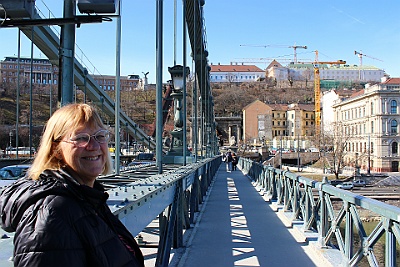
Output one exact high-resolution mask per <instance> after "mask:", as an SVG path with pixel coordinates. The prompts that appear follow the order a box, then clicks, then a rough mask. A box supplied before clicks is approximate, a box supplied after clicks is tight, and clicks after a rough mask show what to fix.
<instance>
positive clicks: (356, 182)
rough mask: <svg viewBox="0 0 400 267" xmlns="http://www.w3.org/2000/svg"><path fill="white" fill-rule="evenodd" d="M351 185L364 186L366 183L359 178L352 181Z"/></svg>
mask: <svg viewBox="0 0 400 267" xmlns="http://www.w3.org/2000/svg"><path fill="white" fill-rule="evenodd" d="M353 185H354V186H355V187H366V186H367V183H366V182H365V181H364V180H361V179H359V180H355V181H353Z"/></svg>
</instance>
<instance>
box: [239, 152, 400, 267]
mask: <svg viewBox="0 0 400 267" xmlns="http://www.w3.org/2000/svg"><path fill="white" fill-rule="evenodd" d="M238 166H239V168H240V169H241V170H242V171H243V172H244V173H245V174H247V175H248V176H250V177H251V179H252V180H253V181H254V182H255V183H256V185H257V187H259V188H260V189H261V190H262V191H263V193H264V194H265V195H267V196H269V198H270V199H271V200H272V201H274V202H276V204H277V205H281V208H282V209H283V212H284V213H287V214H288V215H289V217H290V220H291V221H292V222H300V223H302V226H301V231H303V233H305V234H307V233H308V234H309V233H314V234H316V235H317V237H316V238H317V242H316V243H317V246H318V248H319V249H320V250H322V251H323V253H324V255H328V254H330V253H332V255H331V256H333V257H335V264H337V265H339V266H357V264H359V263H360V261H361V260H362V259H363V258H364V257H366V259H367V260H368V263H369V265H370V266H382V265H381V264H382V263H381V262H382V261H383V262H384V264H385V266H397V265H396V243H397V244H399V245H400V227H399V221H400V208H398V207H395V206H392V205H388V204H386V203H383V202H380V201H377V200H374V199H370V198H367V197H364V196H362V195H357V194H354V193H352V192H349V191H346V190H342V189H339V188H336V187H333V186H331V185H330V184H328V183H327V182H326V181H323V182H317V181H314V180H311V179H309V178H306V177H302V176H299V175H297V174H295V173H291V172H289V171H284V170H281V169H275V168H273V167H271V166H266V165H262V164H259V163H256V162H253V161H251V160H249V159H244V158H240V160H239V163H238ZM313 191H314V192H313ZM333 202H335V206H334V205H333ZM360 209H365V210H368V211H371V212H373V213H374V214H376V215H377V216H378V217H380V220H379V222H378V223H377V225H376V227H375V228H374V229H373V230H372V231H371V233H370V234H367V233H366V230H365V228H364V222H363V221H362V220H361V217H360V215H359V210H360ZM357 235H358V237H357ZM383 235H384V237H385V239H384V240H385V243H384V259H382V260H380V261H379V260H378V259H377V256H376V254H377V253H376V246H375V245H376V244H377V242H378V240H379V239H380V238H381V237H382V236H383ZM356 237H357V238H356ZM356 240H357V241H356ZM338 252H339V253H338ZM328 257H329V256H328Z"/></svg>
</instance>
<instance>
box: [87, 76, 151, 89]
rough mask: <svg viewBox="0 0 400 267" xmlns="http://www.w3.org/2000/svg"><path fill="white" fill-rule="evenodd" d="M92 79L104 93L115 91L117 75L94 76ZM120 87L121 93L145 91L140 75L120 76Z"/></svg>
mask: <svg viewBox="0 0 400 267" xmlns="http://www.w3.org/2000/svg"><path fill="white" fill-rule="evenodd" d="M92 77H93V79H94V80H95V81H96V82H97V83H98V84H99V86H100V88H101V89H103V90H104V91H115V75H92ZM146 85H147V84H146ZM120 86H121V91H132V90H138V89H140V90H144V89H145V84H144V81H143V80H142V79H140V77H139V75H128V76H120Z"/></svg>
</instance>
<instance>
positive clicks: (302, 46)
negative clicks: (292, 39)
mask: <svg viewBox="0 0 400 267" xmlns="http://www.w3.org/2000/svg"><path fill="white" fill-rule="evenodd" d="M240 46H253V47H264V48H267V47H280V48H293V50H294V57H293V62H294V63H295V64H296V63H297V48H302V49H307V46H306V45H251V44H243V45H240Z"/></svg>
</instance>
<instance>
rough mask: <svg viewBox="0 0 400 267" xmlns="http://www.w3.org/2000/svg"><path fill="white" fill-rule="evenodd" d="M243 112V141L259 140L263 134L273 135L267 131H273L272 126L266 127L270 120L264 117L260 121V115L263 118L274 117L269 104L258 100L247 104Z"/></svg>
mask: <svg viewBox="0 0 400 267" xmlns="http://www.w3.org/2000/svg"><path fill="white" fill-rule="evenodd" d="M242 112H243V141H244V142H245V143H249V142H252V143H253V142H257V143H259V141H260V138H263V136H269V135H272V134H271V133H267V131H272V128H269V129H268V128H267V127H265V126H266V124H267V123H268V122H265V120H264V119H263V120H262V121H259V118H260V116H262V117H263V118H264V117H266V118H272V109H271V107H269V106H268V105H267V104H265V103H263V102H261V101H260V100H256V101H254V102H252V103H250V104H249V105H247V106H245V107H244V108H243V110H242Z"/></svg>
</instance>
